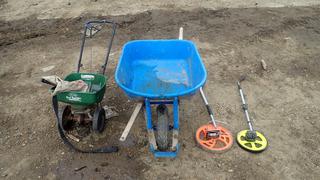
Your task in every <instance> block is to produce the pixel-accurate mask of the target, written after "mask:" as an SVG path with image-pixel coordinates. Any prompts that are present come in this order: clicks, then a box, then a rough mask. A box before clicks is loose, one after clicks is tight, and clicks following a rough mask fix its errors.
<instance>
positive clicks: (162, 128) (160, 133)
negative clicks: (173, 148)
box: [157, 104, 169, 151]
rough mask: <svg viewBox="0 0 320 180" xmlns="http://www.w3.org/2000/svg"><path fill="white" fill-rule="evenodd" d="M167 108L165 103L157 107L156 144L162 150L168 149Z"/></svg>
mask: <svg viewBox="0 0 320 180" xmlns="http://www.w3.org/2000/svg"><path fill="white" fill-rule="evenodd" d="M168 114H169V113H168V108H167V106H166V105H164V104H161V105H159V106H158V107H157V115H158V122H157V145H158V148H159V149H160V150H162V151H164V150H167V149H168V131H169V124H168V119H169V115H168Z"/></svg>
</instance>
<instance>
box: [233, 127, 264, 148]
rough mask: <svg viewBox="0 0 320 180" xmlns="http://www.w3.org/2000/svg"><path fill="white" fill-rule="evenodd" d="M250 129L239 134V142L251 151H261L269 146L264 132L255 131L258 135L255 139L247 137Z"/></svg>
mask: <svg viewBox="0 0 320 180" xmlns="http://www.w3.org/2000/svg"><path fill="white" fill-rule="evenodd" d="M248 131H250V130H242V131H240V132H239V133H238V134H237V142H238V144H239V145H240V146H241V147H242V148H244V149H245V150H247V151H250V152H261V151H263V150H265V149H266V148H267V146H268V141H267V139H266V137H264V135H263V134H262V133H260V132H258V131H255V132H254V133H255V134H256V136H255V137H254V139H250V137H247V134H248Z"/></svg>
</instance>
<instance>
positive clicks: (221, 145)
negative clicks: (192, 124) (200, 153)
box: [196, 123, 233, 152]
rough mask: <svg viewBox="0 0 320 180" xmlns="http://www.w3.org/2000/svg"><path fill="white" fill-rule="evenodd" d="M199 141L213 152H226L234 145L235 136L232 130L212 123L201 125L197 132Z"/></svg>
mask: <svg viewBox="0 0 320 180" xmlns="http://www.w3.org/2000/svg"><path fill="white" fill-rule="evenodd" d="M196 141H197V143H198V144H199V145H200V146H201V147H202V148H203V149H205V150H207V151H211V152H224V151H227V150H228V149H230V148H231V147H232V144H233V138H232V134H231V133H230V131H228V130H227V129H226V128H224V127H222V126H219V125H217V127H214V126H213V124H212V123H210V124H206V125H203V126H201V127H200V128H199V129H198V130H197V132H196Z"/></svg>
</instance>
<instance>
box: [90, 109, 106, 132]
mask: <svg viewBox="0 0 320 180" xmlns="http://www.w3.org/2000/svg"><path fill="white" fill-rule="evenodd" d="M105 119H106V114H105V111H104V109H103V108H101V107H97V108H96V110H95V112H94V114H93V119H92V129H93V130H94V131H95V132H98V133H101V132H103V130H104V127H105Z"/></svg>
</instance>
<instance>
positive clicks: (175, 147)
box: [144, 97, 179, 158]
mask: <svg viewBox="0 0 320 180" xmlns="http://www.w3.org/2000/svg"><path fill="white" fill-rule="evenodd" d="M144 102H145V109H146V124H147V130H148V138H149V142H150V151H151V152H152V153H153V154H154V156H155V157H156V158H175V157H177V155H178V152H179V143H178V135H179V98H178V97H174V98H173V99H169V100H153V99H148V98H146V99H145V100H144ZM160 104H164V105H168V104H169V105H173V129H172V146H171V148H170V151H160V150H159V149H158V146H157V143H156V139H155V135H154V128H153V124H152V109H151V106H152V105H160Z"/></svg>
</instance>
